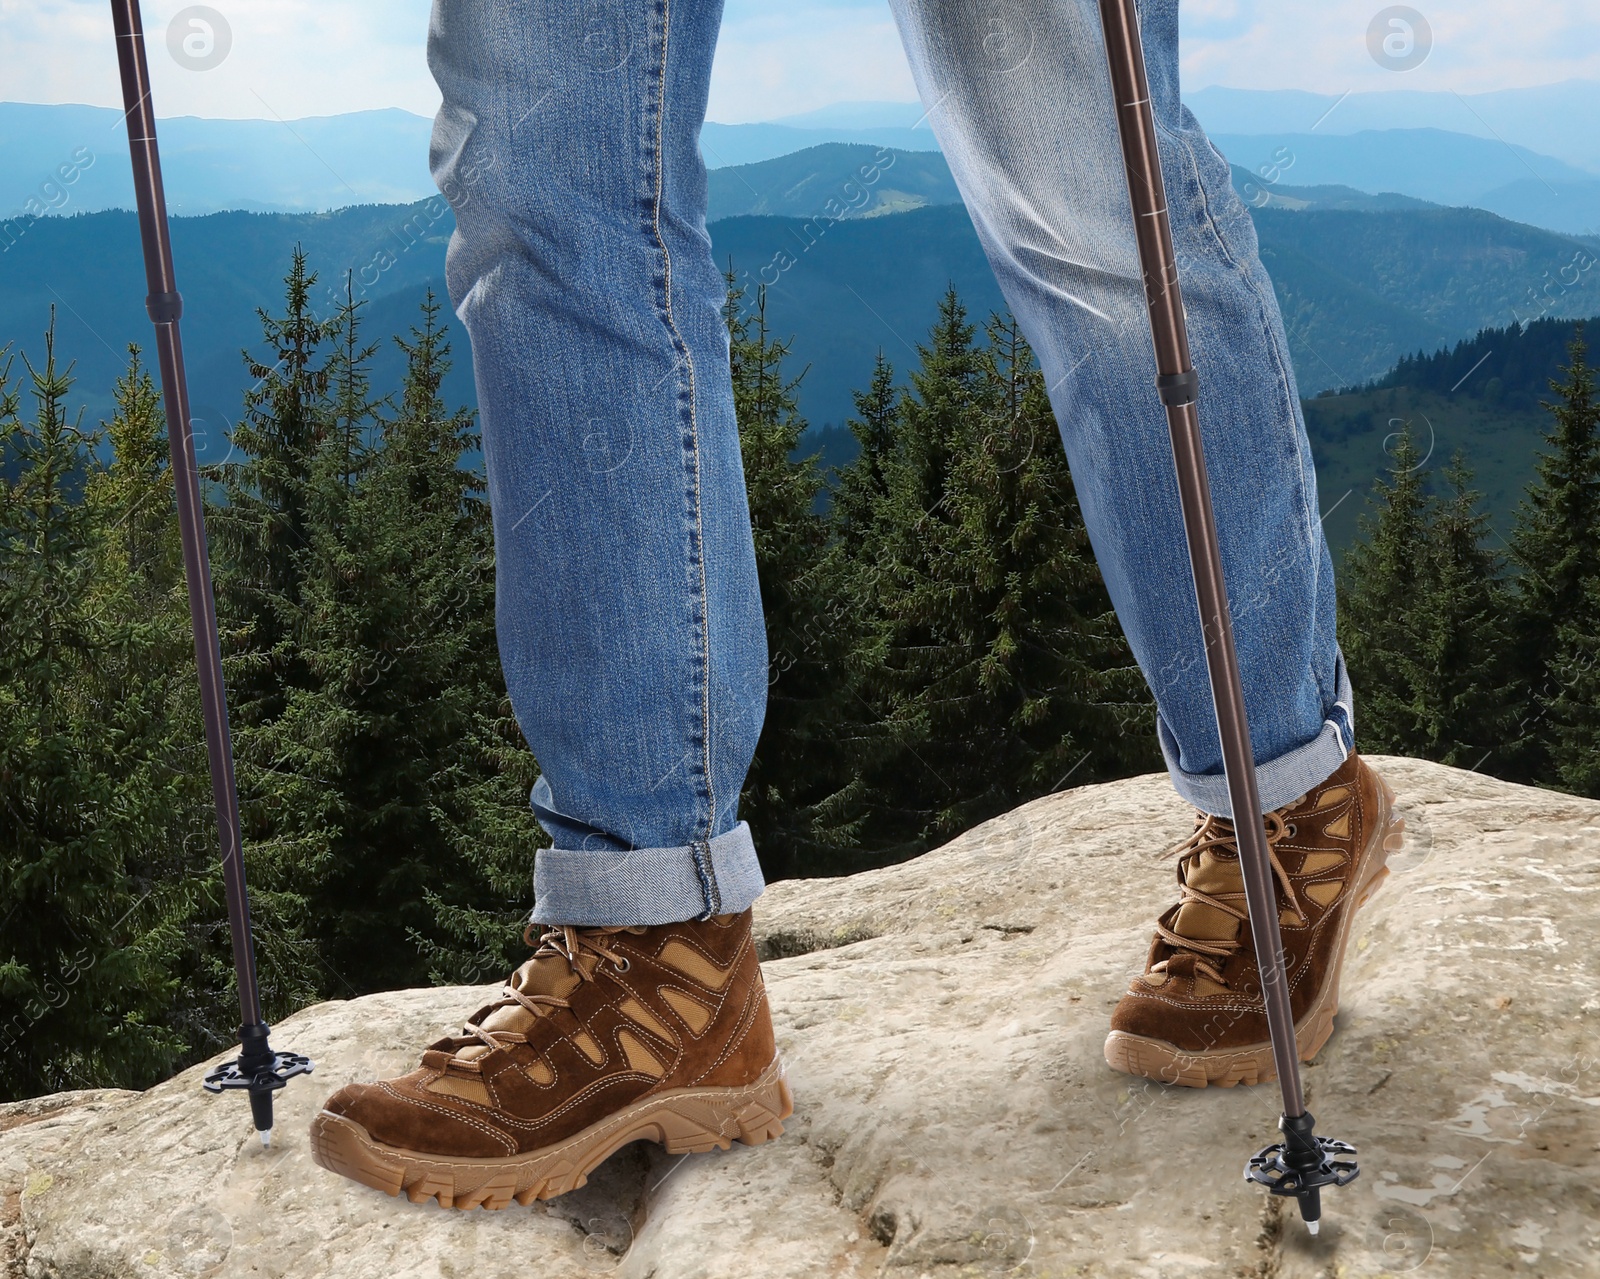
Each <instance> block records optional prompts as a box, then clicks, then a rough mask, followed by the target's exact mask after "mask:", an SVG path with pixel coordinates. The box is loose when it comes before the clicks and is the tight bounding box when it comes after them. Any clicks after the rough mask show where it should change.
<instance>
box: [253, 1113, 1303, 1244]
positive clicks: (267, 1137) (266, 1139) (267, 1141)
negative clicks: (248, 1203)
mask: <svg viewBox="0 0 1600 1279" xmlns="http://www.w3.org/2000/svg"><path fill="white" fill-rule="evenodd" d="M261 1144H262V1145H263V1146H267V1147H270V1146H271V1145H272V1129H270V1128H263V1129H262V1130H261ZM1312 1233H1313V1234H1315V1233H1316V1231H1315V1230H1313V1231H1312Z"/></svg>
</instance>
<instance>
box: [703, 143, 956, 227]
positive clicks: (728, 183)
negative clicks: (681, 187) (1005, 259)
mask: <svg viewBox="0 0 1600 1279" xmlns="http://www.w3.org/2000/svg"><path fill="white" fill-rule="evenodd" d="M707 186H708V188H709V191H708V196H709V198H708V210H709V211H708V213H707V217H706V220H707V221H708V222H716V221H719V220H720V219H722V218H728V217H734V216H736V215H740V214H751V213H755V214H776V215H779V216H785V217H796V218H804V217H810V216H812V215H814V214H819V213H820V214H830V215H831V216H834V217H842V218H863V217H877V216H881V215H882V214H885V213H904V212H906V211H907V210H908V209H920V208H923V207H924V206H926V205H930V204H960V203H961V193H960V191H958V190H957V189H956V183H955V179H954V178H952V177H951V176H950V166H949V165H948V164H946V163H945V159H944V156H942V155H940V154H939V153H938V152H937V151H894V150H890V149H888V148H885V147H877V146H866V145H864V144H860V143H856V144H851V143H845V142H825V143H823V144H822V145H821V146H816V147H810V148H808V149H807V150H805V151H799V152H796V153H795V154H793V155H785V156H779V157H778V158H777V159H773V160H762V161H759V162H757V163H755V164H741V165H737V166H734V167H731V168H726V169H713V170H712V171H711V173H710V174H709V175H708V181H707Z"/></svg>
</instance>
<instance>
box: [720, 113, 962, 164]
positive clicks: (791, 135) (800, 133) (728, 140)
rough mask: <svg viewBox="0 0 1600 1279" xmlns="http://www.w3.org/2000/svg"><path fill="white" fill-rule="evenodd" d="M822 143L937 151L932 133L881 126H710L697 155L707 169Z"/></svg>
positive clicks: (789, 153) (929, 131)
mask: <svg viewBox="0 0 1600 1279" xmlns="http://www.w3.org/2000/svg"><path fill="white" fill-rule="evenodd" d="M824 142H849V143H854V144H855V145H857V146H874V147H880V146H881V147H894V148H895V149H896V150H899V151H937V150H938V149H939V143H938V142H937V141H936V140H935V139H934V136H933V130H931V129H930V128H928V126H927V125H923V126H922V127H921V128H920V129H911V128H904V127H899V126H890V125H884V126H882V127H880V128H869V129H836V128H795V127H793V126H792V125H787V124H712V123H707V124H706V126H705V127H704V128H703V129H701V130H700V152H701V154H702V155H704V156H705V160H706V168H708V169H723V168H727V167H728V166H729V165H733V164H755V163H756V162H758V161H761V160H773V159H776V158H777V157H778V156H783V155H792V154H794V152H796V151H803V150H805V149H806V148H807V147H814V146H818V145H820V144H821V143H824Z"/></svg>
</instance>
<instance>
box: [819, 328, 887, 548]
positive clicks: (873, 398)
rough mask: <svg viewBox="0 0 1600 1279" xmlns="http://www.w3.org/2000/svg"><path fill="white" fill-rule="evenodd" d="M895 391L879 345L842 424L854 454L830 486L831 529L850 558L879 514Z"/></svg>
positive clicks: (871, 531) (865, 543)
mask: <svg viewBox="0 0 1600 1279" xmlns="http://www.w3.org/2000/svg"><path fill="white" fill-rule="evenodd" d="M900 396H901V392H900V388H899V387H897V386H896V385H895V381H894V368H893V366H891V365H890V363H889V362H888V361H887V360H886V359H884V358H883V348H882V347H879V348H878V353H877V356H876V358H875V359H874V361H873V365H872V378H871V380H870V381H869V382H868V384H867V389H866V390H865V391H856V392H854V393H853V394H852V398H853V399H854V400H855V405H856V416H855V417H853V418H851V419H850V420H849V421H848V422H846V424H845V425H846V426H847V427H848V428H849V431H850V434H851V435H853V436H854V437H855V441H856V445H857V452H856V456H855V458H854V459H853V460H852V461H851V462H850V464H849V465H848V466H845V467H843V468H842V469H841V470H840V471H839V475H838V482H837V483H836V484H835V486H834V489H833V504H832V512H831V519H830V521H829V524H830V528H831V531H832V535H833V537H834V538H835V539H836V540H837V541H838V543H839V544H840V546H841V547H842V549H843V551H844V553H845V555H846V556H848V557H849V558H851V559H852V560H854V559H859V558H860V556H861V553H862V551H863V550H864V549H865V548H866V547H867V546H868V545H869V544H870V543H871V541H872V539H873V534H874V530H875V528H876V526H877V523H878V521H879V520H880V519H882V518H883V513H884V499H885V498H887V497H888V493H889V480H888V466H889V459H890V458H891V457H892V456H893V453H894V447H895V440H896V438H897V435H898V432H899V420H900Z"/></svg>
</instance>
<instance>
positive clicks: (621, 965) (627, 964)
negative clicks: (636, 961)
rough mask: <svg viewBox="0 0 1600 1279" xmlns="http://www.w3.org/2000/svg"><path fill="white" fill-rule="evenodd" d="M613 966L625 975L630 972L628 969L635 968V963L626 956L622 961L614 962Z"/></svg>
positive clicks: (612, 962) (615, 960)
mask: <svg viewBox="0 0 1600 1279" xmlns="http://www.w3.org/2000/svg"><path fill="white" fill-rule="evenodd" d="M611 966H612V967H613V968H615V969H616V970H617V971H618V972H619V973H625V972H627V971H628V969H630V968H632V967H633V962H632V961H631V960H630V959H629V958H628V957H627V956H626V955H624V956H623V957H622V958H621V959H614V960H612V961H611Z"/></svg>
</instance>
